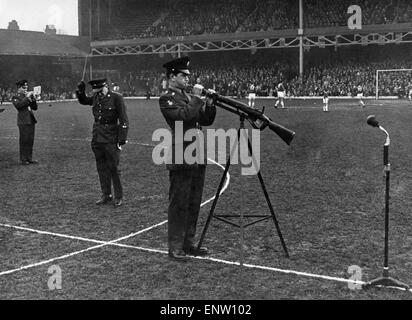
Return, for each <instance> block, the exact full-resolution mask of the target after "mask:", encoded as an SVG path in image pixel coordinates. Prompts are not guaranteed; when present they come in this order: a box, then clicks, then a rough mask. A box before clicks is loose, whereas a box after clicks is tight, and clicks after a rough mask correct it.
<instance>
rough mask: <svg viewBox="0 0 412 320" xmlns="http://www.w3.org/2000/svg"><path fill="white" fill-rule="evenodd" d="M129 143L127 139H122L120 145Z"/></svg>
mask: <svg viewBox="0 0 412 320" xmlns="http://www.w3.org/2000/svg"><path fill="white" fill-rule="evenodd" d="M126 143H127V140H121V141H119V146H123V145H125V144H126Z"/></svg>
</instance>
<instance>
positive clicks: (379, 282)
mask: <svg viewBox="0 0 412 320" xmlns="http://www.w3.org/2000/svg"><path fill="white" fill-rule="evenodd" d="M368 123H369V122H368ZM369 124H370V123H369ZM371 125H372V126H374V127H378V128H379V129H380V130H382V131H383V132H384V133H385V134H386V142H385V145H384V147H383V165H384V171H385V182H386V183H385V250H384V252H385V258H384V267H383V274H382V277H380V278H377V279H375V280H372V281H369V282H367V283H365V284H364V285H363V286H362V288H363V289H369V288H372V287H392V288H400V289H404V290H409V286H408V285H407V284H405V283H402V282H400V281H399V280H396V279H394V278H391V277H389V263H388V260H389V259H388V257H389V198H390V197H389V180H390V171H391V165H390V163H389V146H390V143H391V140H390V137H389V133H388V131H386V130H385V129H384V128H383V127H381V126H380V125H379V124H378V123H377V122H376V125H373V124H371Z"/></svg>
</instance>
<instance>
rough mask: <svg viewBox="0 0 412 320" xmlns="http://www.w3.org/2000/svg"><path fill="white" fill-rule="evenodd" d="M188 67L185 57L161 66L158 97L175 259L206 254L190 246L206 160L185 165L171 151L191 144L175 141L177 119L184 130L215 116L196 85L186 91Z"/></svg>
mask: <svg viewBox="0 0 412 320" xmlns="http://www.w3.org/2000/svg"><path fill="white" fill-rule="evenodd" d="M188 66H189V58H188V57H183V58H179V59H176V60H173V61H170V62H168V63H166V64H164V65H163V67H165V68H166V71H167V79H168V84H169V89H168V91H167V92H166V93H165V94H164V95H162V96H161V97H160V100H159V104H160V110H161V112H162V114H163V116H164V118H165V119H166V121H167V123H168V125H169V126H170V128H171V129H172V134H173V141H172V148H171V151H172V155H171V157H170V159H172V161H171V163H169V164H168V165H167V169H168V170H169V179H170V188H169V208H168V246H169V256H170V257H171V258H172V259H176V260H184V259H186V255H187V254H189V255H200V256H204V255H207V253H208V251H207V249H206V248H203V247H202V248H200V249H199V250H198V249H197V247H196V246H195V245H194V238H195V234H196V225H197V219H198V216H199V211H200V204H201V200H202V193H203V186H204V181H205V171H206V163H207V161H205V159H203V161H198V163H195V164H188V163H187V162H186V161H184V160H183V163H178V161H176V159H175V155H174V152H173V150H174V149H175V146H176V145H179V144H180V145H181V146H182V147H183V148H182V149H183V152H184V150H185V148H186V147H187V146H188V145H190V144H191V143H192V142H190V141H176V137H175V135H174V130H175V126H176V125H177V122H179V121H180V122H182V124H183V130H184V133H185V132H186V131H187V130H190V129H196V128H197V129H198V130H201V127H200V126H209V125H211V124H212V123H213V121H214V119H215V116H216V107H215V106H213V100H212V99H208V100H207V102H206V103H205V101H203V100H202V99H201V93H202V88H201V87H200V88H199V85H197V86H195V88H194V89H193V92H192V93H193V94H188V93H186V91H185V88H186V86H187V85H188V81H189V75H190V72H189V70H188ZM184 133H183V135H184ZM183 154H184V153H183ZM205 154H206V152H205Z"/></svg>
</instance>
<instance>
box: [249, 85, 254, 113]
mask: <svg viewBox="0 0 412 320" xmlns="http://www.w3.org/2000/svg"><path fill="white" fill-rule="evenodd" d="M248 92H249V95H248V101H249V107H251V108H254V107H255V100H256V86H255V85H254V84H253V83H251V84H250V85H249V88H248Z"/></svg>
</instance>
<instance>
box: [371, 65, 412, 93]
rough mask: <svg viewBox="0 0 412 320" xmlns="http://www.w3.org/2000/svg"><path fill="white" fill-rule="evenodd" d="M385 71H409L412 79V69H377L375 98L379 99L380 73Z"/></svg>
mask: <svg viewBox="0 0 412 320" xmlns="http://www.w3.org/2000/svg"><path fill="white" fill-rule="evenodd" d="M384 72H409V73H410V74H411V75H410V76H409V78H410V79H411V80H412V69H382V70H376V88H375V91H376V92H375V98H376V100H378V99H379V75H380V74H382V73H384Z"/></svg>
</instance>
